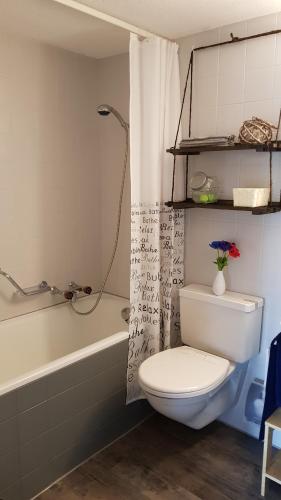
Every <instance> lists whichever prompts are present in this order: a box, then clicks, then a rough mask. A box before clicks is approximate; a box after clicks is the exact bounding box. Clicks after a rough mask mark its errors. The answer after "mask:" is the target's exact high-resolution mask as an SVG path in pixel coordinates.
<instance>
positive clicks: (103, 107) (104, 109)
mask: <svg viewBox="0 0 281 500" xmlns="http://www.w3.org/2000/svg"><path fill="white" fill-rule="evenodd" d="M97 112H98V114H99V115H101V116H108V115H109V114H110V113H112V114H113V115H114V116H115V118H117V120H118V121H119V123H120V125H121V126H122V127H123V128H124V129H125V130H126V131H128V129H129V124H128V123H127V122H125V120H124V119H123V118H122V116H121V115H120V113H119V112H118V111H117V109H115V108H113V106H110V105H109V104H100V105H99V106H98V107H97Z"/></svg>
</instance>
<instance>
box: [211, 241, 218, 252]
mask: <svg viewBox="0 0 281 500" xmlns="http://www.w3.org/2000/svg"><path fill="white" fill-rule="evenodd" d="M220 244H221V242H220V241H212V243H209V246H210V247H211V248H214V249H215V250H220Z"/></svg>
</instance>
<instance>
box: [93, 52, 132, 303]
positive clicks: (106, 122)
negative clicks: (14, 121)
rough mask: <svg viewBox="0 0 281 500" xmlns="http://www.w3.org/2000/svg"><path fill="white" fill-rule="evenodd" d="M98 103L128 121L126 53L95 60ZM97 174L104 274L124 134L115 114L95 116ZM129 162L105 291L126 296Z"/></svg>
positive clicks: (112, 235)
mask: <svg viewBox="0 0 281 500" xmlns="http://www.w3.org/2000/svg"><path fill="white" fill-rule="evenodd" d="M97 70H98V72H97V74H98V89H99V90H98V96H99V102H100V103H108V104H111V105H112V106H114V107H115V108H116V109H117V110H118V111H119V112H120V113H121V115H122V116H123V117H124V119H125V120H126V121H129V57H128V54H124V55H121V56H115V57H108V58H106V59H102V60H99V61H97ZM99 120H100V122H99V126H98V129H99V169H100V173H101V248H102V251H101V255H102V275H103V276H104V275H105V273H106V269H107V267H108V263H109V261H110V258H111V254H112V248H113V243H114V238H115V231H116V223H117V209H118V201H119V193H120V185H121V175H122V170H123V161H124V148H125V134H124V130H123V129H122V127H121V126H120V125H119V123H118V121H117V120H116V118H115V117H113V116H109V117H107V118H102V117H101V118H100V119H99ZM129 263H130V165H129V164H128V167H127V176H126V185H125V193H124V199H123V206H122V219H121V230H120V236H119V244H118V250H117V254H116V258H115V261H114V264H113V267H112V271H111V274H110V277H109V280H108V283H107V286H106V290H107V291H110V292H112V293H116V294H117V295H122V296H124V297H129V272H130V264H129Z"/></svg>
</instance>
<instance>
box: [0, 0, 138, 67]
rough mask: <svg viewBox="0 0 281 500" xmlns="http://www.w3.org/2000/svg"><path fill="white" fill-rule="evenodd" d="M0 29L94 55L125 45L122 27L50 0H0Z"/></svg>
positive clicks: (110, 52)
mask: <svg viewBox="0 0 281 500" xmlns="http://www.w3.org/2000/svg"><path fill="white" fill-rule="evenodd" d="M0 30H1V31H5V32H7V31H8V32H12V33H14V34H18V35H23V36H27V37H29V38H32V39H35V40H39V41H41V42H45V43H48V44H50V45H55V46H56V47H60V48H62V49H66V50H70V51H72V52H77V53H80V54H84V55H86V56H89V57H95V58H97V59H99V58H103V57H108V56H114V55H117V54H122V53H125V52H128V48H129V33H128V32H127V31H125V30H124V29H121V28H118V27H116V26H113V25H112V24H109V23H107V22H105V21H101V20H99V19H96V18H94V17H90V16H88V15H87V14H83V13H81V12H78V11H76V10H74V9H71V8H69V7H65V6H63V5H61V4H59V3H56V2H53V1H51V0H0Z"/></svg>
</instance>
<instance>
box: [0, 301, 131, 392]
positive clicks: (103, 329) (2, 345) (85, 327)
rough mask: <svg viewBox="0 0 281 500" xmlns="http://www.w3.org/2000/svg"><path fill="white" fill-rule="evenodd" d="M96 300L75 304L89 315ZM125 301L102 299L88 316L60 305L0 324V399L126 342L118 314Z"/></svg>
mask: <svg viewBox="0 0 281 500" xmlns="http://www.w3.org/2000/svg"><path fill="white" fill-rule="evenodd" d="M94 300H95V296H91V297H85V298H84V299H82V300H80V301H79V302H78V303H76V305H75V307H77V308H78V309H79V310H88V309H89V308H90V307H91V305H92V304H93V303H94ZM128 305H129V302H128V300H127V299H123V298H120V297H117V296H114V295H109V294H104V295H103V297H102V299H101V302H100V303H99V305H98V307H97V309H96V310H95V311H94V312H93V313H92V314H91V315H88V316H80V315H77V314H76V313H75V312H74V311H73V310H72V308H71V306H70V304H68V303H66V304H60V305H57V306H54V307H49V308H46V309H43V310H40V311H36V312H33V313H30V314H26V315H23V316H19V317H17V318H13V319H9V320H6V321H2V322H1V323H0V396H1V395H3V394H5V393H6V392H8V391H11V390H13V389H16V388H18V387H21V386H22V385H24V384H27V383H29V382H32V381H34V380H36V379H37V378H40V377H43V376H45V375H47V374H49V373H51V372H53V371H54V370H58V369H60V368H63V367H65V366H67V365H70V364H72V363H75V362H77V361H79V360H81V359H82V358H84V357H87V356H90V355H92V354H94V353H96V352H98V351H100V350H102V349H106V348H107V347H109V346H111V345H114V344H116V343H118V342H121V341H122V340H125V339H126V338H128V329H127V325H126V323H125V321H124V320H123V319H122V317H121V310H122V309H123V308H124V307H128Z"/></svg>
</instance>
